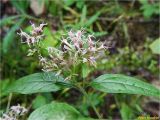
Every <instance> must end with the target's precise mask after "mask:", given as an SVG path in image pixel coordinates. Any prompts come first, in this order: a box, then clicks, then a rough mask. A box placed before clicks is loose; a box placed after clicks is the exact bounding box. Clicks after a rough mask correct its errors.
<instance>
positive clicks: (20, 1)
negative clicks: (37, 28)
mask: <svg viewBox="0 0 160 120" xmlns="http://www.w3.org/2000/svg"><path fill="white" fill-rule="evenodd" d="M11 4H12V5H13V6H14V7H15V8H16V9H17V10H18V11H19V12H20V13H23V14H24V13H26V11H27V9H28V7H29V1H28V0H11Z"/></svg>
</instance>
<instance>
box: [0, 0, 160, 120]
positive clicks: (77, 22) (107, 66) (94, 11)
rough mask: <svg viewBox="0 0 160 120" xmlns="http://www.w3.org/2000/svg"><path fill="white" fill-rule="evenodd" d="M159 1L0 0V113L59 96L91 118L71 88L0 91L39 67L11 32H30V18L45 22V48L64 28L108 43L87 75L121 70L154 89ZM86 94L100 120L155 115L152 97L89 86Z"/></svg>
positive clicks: (54, 42) (155, 103) (156, 82)
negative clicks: (37, 91)
mask: <svg viewBox="0 0 160 120" xmlns="http://www.w3.org/2000/svg"><path fill="white" fill-rule="evenodd" d="M159 5H160V2H159V0H130V1H129V0H128V1H127V0H1V4H0V7H1V20H0V27H1V29H0V35H1V43H0V45H1V47H0V50H1V54H0V55H1V64H0V74H1V81H0V87H1V93H0V99H1V102H0V106H1V107H0V112H1V113H2V112H4V111H5V110H6V108H7V107H8V106H9V105H10V104H11V105H15V104H17V103H21V104H23V105H25V106H29V109H30V112H31V111H33V110H34V109H36V108H38V107H40V106H42V105H44V104H46V103H49V102H50V101H52V100H58V101H65V102H68V103H70V104H72V105H74V106H76V108H77V109H78V110H79V111H81V113H82V114H83V115H85V116H89V115H90V116H91V117H93V118H96V115H95V113H94V111H93V110H92V109H91V108H90V106H89V104H88V103H87V101H85V99H84V98H83V97H81V94H80V93H79V92H78V91H76V90H73V89H70V90H68V89H67V90H66V89H65V90H63V91H59V92H56V93H43V94H37V95H18V94H14V95H13V94H3V91H5V89H6V86H7V85H8V84H10V83H11V82H12V81H14V80H16V79H18V78H20V77H22V76H25V75H29V74H31V73H35V72H39V71H41V68H40V66H39V63H38V61H36V58H34V57H27V46H25V45H23V44H21V43H20V38H19V36H18V35H17V34H16V33H17V31H18V30H19V29H20V28H21V29H23V30H25V31H29V30H30V29H31V27H30V23H29V21H32V22H34V23H36V24H37V25H38V24H39V23H42V22H45V23H48V26H47V27H46V28H45V29H44V34H45V35H46V38H45V40H44V41H43V42H44V45H45V46H57V45H58V43H59V40H60V39H61V35H62V34H63V33H64V32H65V31H67V30H70V29H81V28H84V29H85V30H86V31H88V32H91V33H93V34H94V35H95V36H96V37H97V39H98V40H101V41H104V42H106V43H107V44H108V45H109V46H110V48H109V54H108V57H107V59H105V60H103V61H102V63H101V64H99V65H98V67H97V69H98V70H96V71H92V72H88V71H87V70H86V71H84V72H85V73H87V74H88V77H87V79H92V78H94V77H97V76H99V75H101V74H103V73H122V74H127V75H131V76H137V77H139V78H141V79H142V78H144V79H145V80H146V82H149V83H151V84H154V85H155V86H157V87H158V88H159V87H160V82H159V78H158V77H159V68H160V65H159V62H160V61H159V59H158V58H159V55H158V54H159V53H160V50H159V49H160V46H159V45H160V39H159V15H160V6H159ZM89 92H90V93H89V96H90V97H91V99H92V100H93V103H94V105H95V106H96V107H97V108H98V110H99V111H100V113H101V114H102V115H103V117H104V118H108V119H124V120H128V119H133V118H137V116H140V115H151V116H158V115H159V116H160V113H159V107H158V106H159V105H160V103H159V101H158V100H156V99H153V98H150V97H145V98H144V97H142V96H137V95H124V94H123V95H122V94H117V95H113V94H102V93H99V92H95V91H93V90H92V89H89ZM8 101H9V102H8ZM80 101H84V103H85V104H83V105H82V104H81V102H80ZM31 103H32V104H31Z"/></svg>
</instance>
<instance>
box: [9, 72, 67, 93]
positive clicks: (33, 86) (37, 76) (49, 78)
mask: <svg viewBox="0 0 160 120" xmlns="http://www.w3.org/2000/svg"><path fill="white" fill-rule="evenodd" d="M63 81H64V79H63V78H62V77H60V76H56V74H55V73H52V72H47V73H34V74H31V75H28V76H25V77H22V78H20V79H19V80H17V81H15V82H14V83H12V84H11V85H10V86H9V87H8V90H7V92H16V93H22V94H31V93H40V92H53V91H58V90H60V85H57V84H56V82H63Z"/></svg>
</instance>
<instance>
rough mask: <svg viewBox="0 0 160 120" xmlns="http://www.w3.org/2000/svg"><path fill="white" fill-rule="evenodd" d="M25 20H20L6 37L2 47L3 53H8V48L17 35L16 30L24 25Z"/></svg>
mask: <svg viewBox="0 0 160 120" xmlns="http://www.w3.org/2000/svg"><path fill="white" fill-rule="evenodd" d="M23 21H24V18H22V19H20V20H19V21H18V22H17V23H16V24H15V25H14V26H13V27H12V28H11V29H10V30H9V31H8V32H7V34H6V36H5V37H4V39H3V43H2V47H3V52H4V53H6V52H7V51H8V48H9V46H10V44H11V43H12V42H13V40H14V38H15V35H16V32H15V31H16V30H17V29H18V28H19V26H20V25H21V24H22V23H23Z"/></svg>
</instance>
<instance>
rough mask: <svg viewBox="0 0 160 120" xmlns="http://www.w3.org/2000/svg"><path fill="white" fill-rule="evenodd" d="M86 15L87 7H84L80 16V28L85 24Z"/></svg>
mask: <svg viewBox="0 0 160 120" xmlns="http://www.w3.org/2000/svg"><path fill="white" fill-rule="evenodd" d="M86 15H87V6H86V5H84V7H83V9H82V14H81V21H80V25H81V26H82V25H83V24H84V23H85V20H86Z"/></svg>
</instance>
